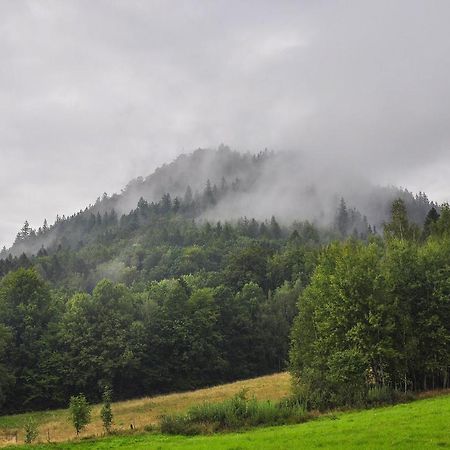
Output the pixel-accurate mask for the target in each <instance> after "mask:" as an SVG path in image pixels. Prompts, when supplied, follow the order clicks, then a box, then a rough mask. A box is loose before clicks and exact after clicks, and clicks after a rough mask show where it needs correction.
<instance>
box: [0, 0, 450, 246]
mask: <svg viewBox="0 0 450 450" xmlns="http://www.w3.org/2000/svg"><path fill="white" fill-rule="evenodd" d="M0 8H1V14H0V57H1V60H2V65H1V67H0V99H1V101H0V157H1V159H0V171H1V172H0V173H1V177H0V206H1V211H2V221H1V222H0V242H4V243H6V244H8V243H10V242H11V241H12V239H13V237H14V233H15V231H16V230H17V228H18V227H19V226H20V224H21V223H22V222H23V220H24V219H25V218H28V219H29V220H30V221H31V222H32V224H33V225H34V226H38V225H39V224H40V223H41V222H42V220H43V218H44V217H48V218H49V219H50V220H52V219H53V218H54V216H55V215H56V213H60V214H63V213H65V214H69V213H72V212H74V211H75V210H78V209H80V208H82V207H84V206H85V205H86V204H88V203H90V202H93V201H94V200H95V197H97V196H98V195H100V194H101V193H102V192H103V191H107V192H109V193H111V192H116V191H119V190H120V188H121V187H123V186H124V185H125V184H126V183H127V181H128V180H129V179H130V178H131V177H134V176H137V175H147V174H148V173H150V172H152V171H153V170H154V169H155V168H156V167H157V166H158V165H160V164H162V163H163V162H166V161H170V160H172V159H173V158H174V157H175V156H176V155H177V154H179V153H181V152H183V151H190V150H192V149H194V148H197V147H216V146H217V144H219V143H220V142H226V143H227V144H229V145H230V146H231V147H232V148H236V149H239V150H250V151H257V150H260V149H262V148H265V147H269V148H271V149H275V150H279V149H282V150H288V151H295V152H299V154H305V155H307V156H305V161H306V160H308V162H310V163H311V164H314V165H315V166H320V170H318V171H317V174H318V176H323V177H326V178H327V179H328V180H329V179H330V177H332V176H333V172H336V171H340V172H341V174H342V171H343V170H344V169H345V170H349V172H351V173H356V174H357V175H358V176H360V177H364V178H368V179H369V180H371V181H373V182H378V183H395V184H400V185H403V186H406V187H409V188H410V189H414V190H426V191H427V192H428V193H429V194H430V196H431V197H432V198H434V199H436V200H438V201H444V200H449V199H450V198H449V197H450V195H449V190H450V189H449V188H450V182H449V181H448V180H449V179H450V178H449V176H448V175H450V174H449V172H448V171H449V169H448V168H449V167H450V151H449V143H450V127H448V123H450V122H449V121H450V84H449V83H448V80H449V79H450V30H449V28H448V25H447V21H448V17H449V14H450V3H448V2H447V1H445V0H436V1H433V2H429V1H426V0H422V1H418V0H400V1H396V2H392V1H388V0H382V1H377V2H373V1H360V0H358V1H357V0H354V1H336V2H332V3H330V2H323V1H320V0H319V1H310V0H305V1H285V2H283V1H282V2H269V1H267V2H264V1H263V2H261V1H249V2H240V1H237V0H236V1H216V2H201V1H186V2H176V3H172V4H169V3H167V2H165V1H155V2H144V1H140V0H135V1H133V0H126V1H125V0H121V1H114V2H110V1H102V0H99V1H96V2H90V1H88V0H68V1H65V2H60V1H57V0H52V1H51V0H38V1H29V2H28V1H20V0H19V1H5V2H3V3H2V5H1V7H0ZM350 169H351V170H350ZM324 173H325V174H326V175H323V174H324ZM349 177H351V175H349ZM276 181H277V180H271V182H276Z"/></svg>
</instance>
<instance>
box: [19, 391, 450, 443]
mask: <svg viewBox="0 0 450 450" xmlns="http://www.w3.org/2000/svg"><path fill="white" fill-rule="evenodd" d="M445 447H450V396H448V395H446V396H441V397H435V398H429V399H425V400H417V401H415V402H411V403H407V404H401V405H396V406H390V407H384V408H376V409H371V410H366V411H360V412H351V413H339V414H335V415H332V416H324V417H322V418H320V419H318V420H315V421H312V422H307V423H304V424H301V425H289V426H279V427H269V428H256V429H253V430H250V431H246V432H243V433H230V434H216V435H212V436H194V437H183V436H163V435H152V434H147V435H145V434H143V435H129V436H114V437H110V438H106V439H100V440H97V441H87V440H86V441H80V442H77V443H66V444H55V445H50V446H49V445H42V446H36V447H32V448H39V449H73V450H83V449H115V448H121V449H133V450H139V449H148V450H247V449H248V450H250V449H251V450H255V449H257V450H295V449H315V448H321V449H326V448H335V449H377V450H378V449H385V448H395V449H408V450H411V449H428V448H445ZM13 448H15V449H19V448H20V449H25V448H30V446H28V447H26V446H23V447H13Z"/></svg>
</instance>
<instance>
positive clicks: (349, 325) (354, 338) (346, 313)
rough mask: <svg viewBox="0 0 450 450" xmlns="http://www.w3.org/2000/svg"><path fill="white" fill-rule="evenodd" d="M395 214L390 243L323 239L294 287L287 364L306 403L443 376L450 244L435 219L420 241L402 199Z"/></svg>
mask: <svg viewBox="0 0 450 450" xmlns="http://www.w3.org/2000/svg"><path fill="white" fill-rule="evenodd" d="M393 214H394V218H393V221H392V223H391V224H390V225H389V226H388V228H387V242H386V243H382V242H380V241H376V240H375V241H372V242H371V243H369V244H364V243H362V242H356V241H350V242H346V243H335V244H332V245H330V246H329V247H327V248H326V249H325V250H324V251H323V253H322V255H321V257H320V259H319V264H318V266H317V267H316V270H315V272H314V274H313V276H312V279H311V283H310V284H309V286H308V287H307V288H306V289H305V290H304V291H303V292H302V294H301V295H300V299H299V303H298V308H299V314H298V316H297V318H296V319H295V322H294V326H293V330H292V346H291V368H292V372H293V374H294V376H295V377H296V379H297V380H298V389H299V392H300V393H301V396H302V398H303V399H304V400H305V401H307V403H308V406H309V407H314V408H329V407H335V406H343V405H358V406H363V405H366V404H373V403H379V402H385V401H391V400H392V399H393V398H394V397H398V396H399V395H400V392H403V393H407V392H408V391H411V390H420V389H427V388H430V387H431V388H435V387H441V388H442V387H443V388H445V387H447V386H448V376H449V372H448V367H449V365H450V345H449V344H450V327H449V325H448V324H449V321H450V303H449V299H450V289H449V283H448V280H449V279H450V278H449V273H450V269H449V267H450V245H449V242H448V241H447V240H446V239H444V238H442V237H437V236H436V229H434V228H433V229H434V231H432V232H431V235H430V237H429V238H428V240H427V242H425V243H423V244H418V243H417V242H416V240H415V237H414V236H417V235H416V234H415V231H414V230H413V227H412V226H410V224H409V223H408V222H407V220H406V219H405V216H404V214H405V210H404V205H402V204H401V203H399V202H396V204H395V205H394V212H393ZM440 220H441V219H440V218H439V219H437V222H436V225H437V224H438V223H439V222H440Z"/></svg>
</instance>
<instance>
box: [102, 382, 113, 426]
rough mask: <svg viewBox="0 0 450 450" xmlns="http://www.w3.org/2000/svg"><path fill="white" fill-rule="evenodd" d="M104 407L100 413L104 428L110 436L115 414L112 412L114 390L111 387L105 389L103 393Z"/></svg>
mask: <svg viewBox="0 0 450 450" xmlns="http://www.w3.org/2000/svg"><path fill="white" fill-rule="evenodd" d="M102 398H103V406H102V409H101V411H100V416H101V418H102V422H103V428H104V429H105V432H106V433H107V434H109V433H110V432H111V425H112V419H113V413H112V410H111V401H112V389H111V388H110V387H109V386H106V387H105V390H104V391H103V397H102Z"/></svg>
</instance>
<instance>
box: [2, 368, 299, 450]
mask: <svg viewBox="0 0 450 450" xmlns="http://www.w3.org/2000/svg"><path fill="white" fill-rule="evenodd" d="M290 386H291V378H290V375H289V374H288V373H279V374H275V375H268V376H264V377H259V378H253V379H250V380H244V381H237V382H235V383H230V384H224V385H221V386H215V387H212V388H206V389H199V390H197V391H192V392H183V393H177V394H169V395H160V396H156V397H145V398H140V399H136V400H128V401H124V402H117V403H114V404H113V405H112V409H113V414H114V425H113V428H114V429H116V430H129V429H130V425H131V424H133V427H134V428H135V429H143V428H144V426H146V425H150V424H156V423H158V421H159V417H160V416H161V415H162V414H166V413H174V412H177V411H183V410H186V409H187V408H189V407H190V406H192V405H194V404H199V403H203V402H205V401H208V402H220V401H222V400H225V399H227V398H230V397H232V396H233V395H235V394H236V393H237V392H239V391H240V390H241V389H244V388H245V389H248V394H249V395H251V396H252V395H254V396H255V397H256V398H257V399H259V400H278V399H280V398H282V397H284V396H286V395H288V394H289V392H290ZM100 408H101V405H95V406H94V407H93V408H92V422H91V423H90V424H89V425H88V427H86V429H85V431H84V432H83V433H82V435H83V436H92V435H101V434H102V433H103V429H102V422H101V419H100ZM33 416H34V417H35V418H36V420H37V422H38V423H39V424H40V425H39V432H40V436H39V439H38V441H41V442H46V440H47V435H48V434H49V435H50V439H51V441H52V442H62V441H67V440H69V439H72V438H73V437H74V429H73V427H72V425H71V424H70V422H69V420H68V412H67V411H66V410H57V411H54V412H53V413H51V414H49V413H43V414H42V417H39V415H33ZM15 417H17V423H18V424H19V423H23V416H21V415H18V416H15ZM16 430H17V431H18V442H19V443H22V442H23V430H22V429H19V428H16ZM14 431H15V430H14V429H12V428H11V427H8V429H4V428H3V429H2V428H1V427H0V436H1V435H3V434H8V433H11V432H14ZM0 439H1V438H0ZM5 444H6V442H3V443H2V442H0V446H1V445H5Z"/></svg>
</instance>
